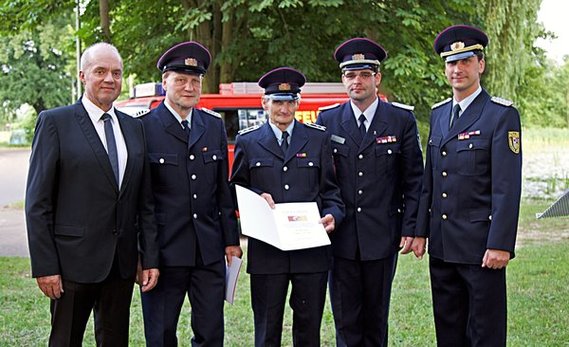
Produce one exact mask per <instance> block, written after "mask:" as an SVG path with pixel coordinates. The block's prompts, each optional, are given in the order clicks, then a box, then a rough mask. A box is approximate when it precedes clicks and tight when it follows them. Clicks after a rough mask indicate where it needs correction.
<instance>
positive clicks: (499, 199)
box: [416, 90, 522, 264]
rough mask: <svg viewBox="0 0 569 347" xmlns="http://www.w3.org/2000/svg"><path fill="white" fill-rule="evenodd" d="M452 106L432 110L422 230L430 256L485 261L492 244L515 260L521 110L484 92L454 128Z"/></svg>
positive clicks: (419, 227)
mask: <svg viewBox="0 0 569 347" xmlns="http://www.w3.org/2000/svg"><path fill="white" fill-rule="evenodd" d="M435 106H437V105H435ZM451 108H452V102H450V100H449V101H448V102H446V103H443V104H442V105H440V106H438V107H434V109H433V111H432V113H431V129H430V134H429V140H428V148H427V161H426V166H425V175H424V180H423V189H422V195H421V202H420V207H419V213H418V219H417V230H416V233H417V235H418V236H424V237H429V253H430V255H431V256H434V257H437V258H440V259H442V260H445V261H448V262H454V263H464V264H481V263H482V258H483V256H484V253H485V251H486V249H488V248H492V249H500V250H506V251H510V252H511V254H512V257H513V256H514V244H515V241H516V233H517V223H518V213H519V204H520V192H521V168H522V156H521V147H520V146H521V140H520V135H521V134H520V116H519V114H518V111H517V110H516V109H515V108H514V107H511V102H510V103H507V102H504V100H502V101H500V99H496V98H491V97H490V96H489V95H488V93H487V92H486V91H485V90H482V93H480V95H478V96H477V97H476V99H474V101H473V102H472V104H470V106H469V107H468V108H467V109H466V110H465V111H464V113H463V114H462V115H461V116H460V118H459V119H458V121H456V122H455V124H454V126H453V128H452V129H451V130H450V131H449V130H448V126H449V122H450V114H451ZM516 146H517V149H518V153H516V151H515V148H516Z"/></svg>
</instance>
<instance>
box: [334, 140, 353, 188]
mask: <svg viewBox="0 0 569 347" xmlns="http://www.w3.org/2000/svg"><path fill="white" fill-rule="evenodd" d="M332 156H333V157H334V167H335V168H336V177H337V179H338V181H340V180H342V179H343V178H344V176H345V174H346V173H347V171H348V170H349V165H350V163H349V156H350V147H348V146H346V145H341V144H338V143H332Z"/></svg>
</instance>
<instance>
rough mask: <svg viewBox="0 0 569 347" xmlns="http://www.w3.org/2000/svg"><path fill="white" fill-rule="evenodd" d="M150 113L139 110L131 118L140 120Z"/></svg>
mask: <svg viewBox="0 0 569 347" xmlns="http://www.w3.org/2000/svg"><path fill="white" fill-rule="evenodd" d="M149 113H150V110H140V111H137V112H136V113H135V114H134V115H133V116H132V117H133V118H142V117H144V116H146V115H147V114H149Z"/></svg>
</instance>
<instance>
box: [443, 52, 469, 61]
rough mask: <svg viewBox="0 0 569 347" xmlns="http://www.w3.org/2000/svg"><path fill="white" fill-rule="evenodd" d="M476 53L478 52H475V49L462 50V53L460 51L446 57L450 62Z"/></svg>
mask: <svg viewBox="0 0 569 347" xmlns="http://www.w3.org/2000/svg"><path fill="white" fill-rule="evenodd" d="M475 55H476V54H474V52H473V51H468V52H462V53H458V54H455V55H449V56H448V57H446V59H445V63H450V62H453V61H457V60H462V59H467V58H470V57H473V56H475Z"/></svg>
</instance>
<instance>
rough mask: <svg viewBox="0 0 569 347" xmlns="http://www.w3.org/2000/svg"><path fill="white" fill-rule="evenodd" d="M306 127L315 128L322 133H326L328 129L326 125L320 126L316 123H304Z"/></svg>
mask: <svg viewBox="0 0 569 347" xmlns="http://www.w3.org/2000/svg"><path fill="white" fill-rule="evenodd" d="M304 125H306V126H308V127H311V128H314V129H318V130H321V131H326V127H325V126H324V125H320V124H316V123H304Z"/></svg>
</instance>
